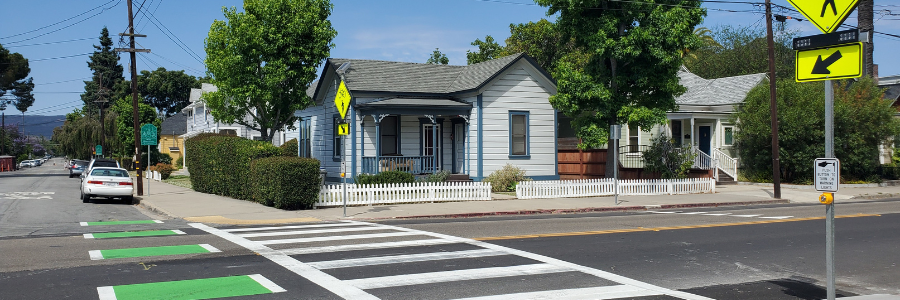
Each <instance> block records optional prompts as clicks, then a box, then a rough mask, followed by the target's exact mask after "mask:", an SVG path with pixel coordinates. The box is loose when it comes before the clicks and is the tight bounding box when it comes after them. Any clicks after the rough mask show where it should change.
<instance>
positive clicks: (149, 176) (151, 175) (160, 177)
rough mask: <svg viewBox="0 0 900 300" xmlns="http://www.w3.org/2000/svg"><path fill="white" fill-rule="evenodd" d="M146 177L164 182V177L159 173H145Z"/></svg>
mask: <svg viewBox="0 0 900 300" xmlns="http://www.w3.org/2000/svg"><path fill="white" fill-rule="evenodd" d="M144 177H145V178H149V179H153V180H156V181H160V180H162V175H160V174H159V172H157V171H144Z"/></svg>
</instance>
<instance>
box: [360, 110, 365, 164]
mask: <svg viewBox="0 0 900 300" xmlns="http://www.w3.org/2000/svg"><path fill="white" fill-rule="evenodd" d="M365 121H366V115H362V120H359V147H360V149H359V156H360V157H366V124H365V123H366V122H365Z"/></svg>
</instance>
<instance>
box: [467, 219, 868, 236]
mask: <svg viewBox="0 0 900 300" xmlns="http://www.w3.org/2000/svg"><path fill="white" fill-rule="evenodd" d="M880 216H881V215H878V214H856V215H843V216H836V217H835V218H858V217H880ZM824 219H825V217H811V218H794V219H781V220H766V221H752V222H738V223H720V224H702V225H686V226H667V227H653V228H643V227H638V228H629V229H612V230H597V231H577V232H559V233H541V234H526V235H508V236H495V237H480V238H474V240H478V241H494V240H512V239H531V238H542V237H557V236H578V235H596V234H610V233H626V232H645V231H661V230H676V229H694V228H711V227H725V226H740V225H755V224H770V223H784V222H798V221H810V220H824Z"/></svg>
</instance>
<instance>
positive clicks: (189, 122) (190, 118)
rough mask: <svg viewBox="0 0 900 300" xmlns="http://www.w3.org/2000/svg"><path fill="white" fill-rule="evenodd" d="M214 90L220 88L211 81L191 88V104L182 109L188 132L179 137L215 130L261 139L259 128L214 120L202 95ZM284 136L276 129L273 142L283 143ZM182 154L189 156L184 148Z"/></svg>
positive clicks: (248, 120) (216, 131)
mask: <svg viewBox="0 0 900 300" xmlns="http://www.w3.org/2000/svg"><path fill="white" fill-rule="evenodd" d="M214 91H218V88H216V86H215V85H212V84H209V83H203V84H201V86H200V88H199V89H191V98H190V101H191V104H188V106H186V107H185V108H183V109H182V110H181V114H182V115H183V116H184V117H185V124H186V127H185V131H186V132H185V133H184V134H182V135H180V136H179V138H181V139H183V140H184V139H189V138H191V137H194V136H196V135H198V134H201V133H204V132H214V133H221V134H228V135H233V136H239V137H243V138H246V139H253V140H259V139H260V138H261V136H262V135H261V134H260V133H259V131H257V130H253V129H250V128H247V126H244V125H241V124H226V123H222V122H217V121H216V120H214V118H213V116H212V115H211V114H210V113H209V110H208V109H207V107H206V102H205V101H204V100H203V97H202V96H203V93H208V92H214ZM244 120H245V121H247V122H248V123H249V122H250V121H251V120H252V119H251V118H250V117H249V116H247V117H245V118H244ZM283 137H284V135H283V134H282V132H280V131H276V132H275V136H274V137H273V138H272V139H273V141H272V144H274V145H276V146H279V145H281V143H282V141H283ZM182 155H184V156H187V155H188V153H187V152H186V151H184V149H182Z"/></svg>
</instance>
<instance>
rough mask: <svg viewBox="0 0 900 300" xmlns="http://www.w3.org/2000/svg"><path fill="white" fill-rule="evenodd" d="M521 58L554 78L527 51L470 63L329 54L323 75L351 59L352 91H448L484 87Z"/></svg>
mask: <svg viewBox="0 0 900 300" xmlns="http://www.w3.org/2000/svg"><path fill="white" fill-rule="evenodd" d="M521 59H524V60H527V61H528V62H530V63H531V64H533V65H534V67H535V68H537V69H538V70H540V71H541V73H542V75H544V76H545V77H547V79H549V80H550V81H551V82H552V81H553V78H552V77H551V76H550V74H549V73H547V71H546V70H544V69H543V68H541V67H540V66H539V65H538V64H537V62H535V61H534V59H532V58H530V57H528V55H525V54H524V53H518V54H513V55H509V56H504V57H501V58H497V59H492V60H489V61H485V62H480V63H477V64H472V65H468V66H455V65H432V64H422V63H408V62H396V61H383V60H366V59H346V58H329V59H328V60H327V61H326V63H325V68H324V69H323V71H322V72H323V73H322V76H324V75H325V73H326V72H328V71H329V70H334V69H337V67H339V66H340V65H341V64H343V63H346V62H349V63H350V68H349V69H348V70H347V71H346V72H345V74H344V80H345V81H344V82H345V84H346V85H347V89H349V90H350V91H356V92H360V91H361V92H388V93H419V94H445V95H446V94H453V93H459V92H466V91H472V90H476V89H478V88H481V87H482V86H483V85H485V84H487V82H489V81H490V80H491V79H493V78H494V77H496V76H497V75H499V74H500V73H501V72H503V71H504V70H506V69H507V68H509V67H510V66H512V65H513V64H514V63H516V62H517V61H519V60H521ZM321 85H322V81H321V80H320V81H319V84H318V85H316V90H315V93H314V94H315V95H318V93H319V89H321Z"/></svg>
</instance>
